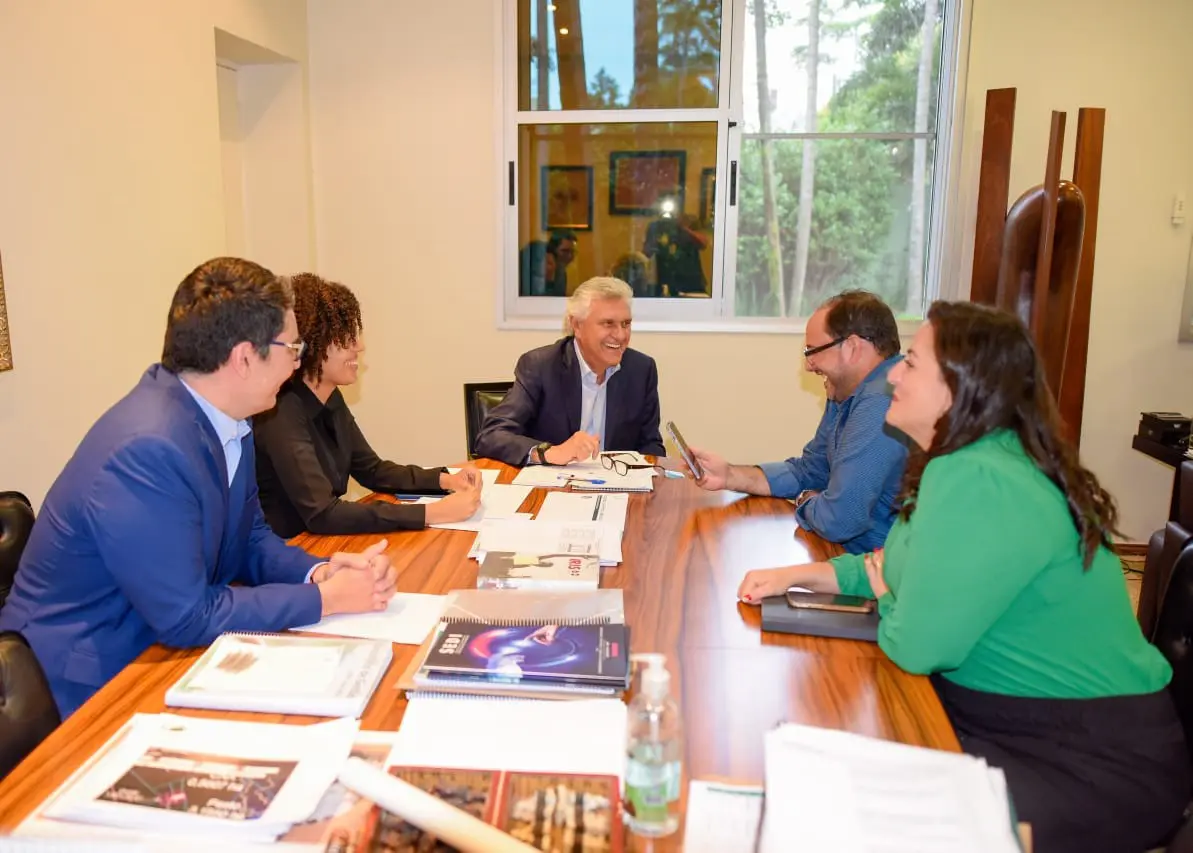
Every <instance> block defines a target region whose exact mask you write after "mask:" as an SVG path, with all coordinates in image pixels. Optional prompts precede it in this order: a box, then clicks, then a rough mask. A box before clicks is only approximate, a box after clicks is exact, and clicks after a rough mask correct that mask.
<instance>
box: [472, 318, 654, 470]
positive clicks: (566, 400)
mask: <svg viewBox="0 0 1193 853" xmlns="http://www.w3.org/2000/svg"><path fill="white" fill-rule="evenodd" d="M574 340H575V339H574V338H573V337H572V336H570V335H569V336H568V337H566V338H562V339H560V340H558V341H556V342H555V343H553V344H548V345H547V346H545V347H539V348H538V349H532V350H531V351H530V352H528V353H524V354H523V355H522V357H521V358H519V359H518V366H517V367H515V368H514V385H513V387H512V388H510V390H509V393H508V394H506V395H505V399H504V400H502V401H501V403H499V404H498V405H496V406H494V407H493V409H492V410H491V411H490V412H489V416H488V417H487V418H486V419H485V423H484V426H482V427H481V431H480V432H479V433H478V434H477V436H476V447H475V448H473V451H474V452H475V453H476V454H477V455H478V456H485V457H488V458H490V459H500V460H501V461H502V462H505V463H508V464H510V465H524V464H525V463H526V457H527V456H528V455H529V454H530V450H531V448H533V447H534V446H535V445H537V444H541V443H542V442H544V441H549V442H550V443H551V444H562V443H563V442H565V441H567V440H568V439H569V438H571V437H572V435H574V434H575V433H576V431H577V430H579V429H580V406H581V400H580V361H579V359H578V358H577V356H576V347H575V344H574V343H573V341H574ZM607 381H608V383H609V387H608V390H606V391H605V394H606V397H605V435H604V439H605V441H604V446H605V449H606V450H637V451H639V452H640V453H652V454H654V455H656V456H665V455H667V451H666V450H665V449H664V448H663V438H662V436H661V435H659V371H658V368H656V367H655V363H654V359H653V358H651V357H650V356H648V355H645V354H643V353H640V352H638V351H637V350H633V349H627V350H626V351H625V353H624V354H623V355H622V358H621V369H620V370H618V371H617V372H616V373H614V374H613V375H612V376H611V377H609V379H608V380H607Z"/></svg>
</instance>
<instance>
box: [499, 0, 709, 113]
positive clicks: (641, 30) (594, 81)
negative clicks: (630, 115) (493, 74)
mask: <svg viewBox="0 0 1193 853" xmlns="http://www.w3.org/2000/svg"><path fill="white" fill-rule="evenodd" d="M720 65H721V0H518V108H519V109H520V110H560V109H563V110H584V109H590V110H598V109H646V108H680V107H687V108H692V107H715V106H717V93H718V87H719V85H720V79H719V74H720Z"/></svg>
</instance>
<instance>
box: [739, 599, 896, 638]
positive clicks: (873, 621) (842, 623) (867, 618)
mask: <svg viewBox="0 0 1193 853" xmlns="http://www.w3.org/2000/svg"><path fill="white" fill-rule="evenodd" d="M762 630H763V631H778V632H779V633H781V634H807V635H808V636H812V637H840V638H843V639H846V640H866V641H868V642H871V643H876V642H878V611H877V610H872V611H870V612H869V613H844V612H841V611H836V610H812V609H809V608H805V607H792V606H791V605H790V604H788V603H787V597H786V596H785V595H776V596H773V597H771V598H764V599H762Z"/></svg>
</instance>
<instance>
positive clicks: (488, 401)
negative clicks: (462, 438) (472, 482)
mask: <svg viewBox="0 0 1193 853" xmlns="http://www.w3.org/2000/svg"><path fill="white" fill-rule="evenodd" d="M512 387H514V383H513V382H512V381H510V382H465V383H464V427H465V430H466V431H467V433H468V458H469V459H474V458H476V452H475V451H476V437H477V435H478V434H479V433H480V431H481V427H482V426H484V423H485V418H487V417H488V416H489V410H490V409H492V408H493V407H494V406H496V405H497V404H498V403H500V402H501V401H502V400H504V399H505V395H506V393H507V392H508V391H509V390H510V388H512Z"/></svg>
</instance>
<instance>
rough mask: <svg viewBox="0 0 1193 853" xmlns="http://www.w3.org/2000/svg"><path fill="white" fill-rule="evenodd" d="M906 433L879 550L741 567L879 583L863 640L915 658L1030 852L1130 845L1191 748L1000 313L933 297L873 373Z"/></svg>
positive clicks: (1152, 817)
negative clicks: (908, 449)
mask: <svg viewBox="0 0 1193 853" xmlns="http://www.w3.org/2000/svg"><path fill="white" fill-rule="evenodd" d="M890 382H891V385H893V386H894V394H893V395H892V402H891V407H890V410H889V412H888V413H887V422H888V423H889V424H890V425H891V426H894V427H896V428H898V429H899V430H901V431H902V432H904V433H905V434H906V435H907V436H908V437H909V438H911V439H912V440H913V442H914V444H915V448H916V449H915V450H913V452H912V454H911V456H910V458H909V460H908V463H907V469H906V472H905V474H904V480H903V493H902V495H901V500H900V504H901V510H900V513H899V517H898V520H897V521H896V523H895V525H894V527H892V528H891V531H890V534H889V535H888V537H887V539H886V543H885V546H884V548H883V549H879V550H878V551H876V552H873V553H870V554H865V555H860V554H859V555H851V554H847V555H844V556H841V557H837V558H836V559H834V560H832V561H830V562H828V563H813V564H810V565H802V566H789V567H784V568H779V569H768V570H762V571H752V572H749V573H748V574H746V576H745V578H744V579H743V581H742V583H741V587H740V589H739V590H738V596H739V598H740V599H741V600H742V601H743V602H745V603H747V604H757V603H758V602H759V601H760V600H761V599H762V598H763V597H765V596H770V595H780V594H782V593H783V592H784V591H785V590H787V589H788V588H789V587H791V586H800V587H804V588H808V589H812V590H814V591H817V592H829V593H838V592H841V593H845V594H851V595H862V596H867V597H873V598H877V599H878V610H879V613H880V615H881V621H880V623H879V630H878V643H879V645H880V646H881V648H882V649H883V651H884V652H886V654H887V655H888V656H889V657H890V658H891V660H893V661H894V662H895V663H896V664H898V665H899V666H900V667H902V668H903V669H905V670H907V671H908V672H913V673H922V674H930V675H931V677H932V682H933V684H934V686H935V688H936V691H937V694H938V695H939V697H940V700H941V703H942V704H943V706H944V709H945V711H946V712H947V713H948V716H949V719H950V721H951V722H952V724H953V727H954V729H955V730H956V733H957V736H958V739H959V740H960V743H961V747H962V749H964V750H965V751H966V752H968V753H971V754H974V755H978V756H981V757H983V758H985V759H986V760H987V761H988V762H989V763H990V764H991V765H993V766H996V767H1001V768H1002V769H1003V771H1004V772H1005V774H1006V778H1007V783H1008V785H1009V788H1010V793H1011V797H1012V801H1013V804H1014V807H1015V809H1016V812H1017V813H1018V816H1019V818H1020V819H1022V820H1025V821H1028V822H1030V823H1031V825H1032V835H1033V839H1034V844H1035V849H1037V850H1038V851H1042V853H1053V851H1081V853H1092V851H1140V850H1144V849H1147V848H1149V847H1151V846H1155V844H1156V842H1159V841H1160V840H1161V839H1162V838H1163V837H1164V836H1165V835H1166V834H1167V833H1168V832H1169V831H1170V830H1172V829H1173V828H1174V827H1175V825H1176V824H1177V822H1178V821H1179V820H1180V818H1181V814H1182V811H1183V810H1184V808H1185V806H1186V805H1187V804H1188V802H1189V767H1188V762H1189V754H1188V753H1187V752H1186V749H1185V739H1184V735H1183V733H1182V730H1181V726H1180V723H1179V721H1178V719H1177V716H1176V712H1175V710H1174V708H1173V704H1172V700H1171V698H1170V696H1169V693H1168V691H1167V690H1166V689H1165V688H1166V686H1167V685H1168V682H1169V681H1170V679H1171V677H1172V669H1171V668H1170V666H1169V665H1168V663H1167V661H1166V660H1165V659H1164V657H1163V656H1162V655H1161V654H1160V652H1159V651H1158V650H1157V649H1156V648H1155V647H1154V646H1152V645H1150V644H1149V643H1148V642H1147V641H1146V640H1145V639H1144V637H1143V634H1142V632H1141V631H1140V629H1139V624H1138V623H1137V622H1136V620H1135V617H1134V614H1133V613H1132V611H1131V604H1130V601H1129V598H1128V596H1127V591H1126V586H1125V584H1124V582H1123V577H1122V569H1121V566H1120V563H1119V561H1118V558H1117V557H1115V555H1114V554H1113V553H1112V552H1111V550H1110V541H1111V536H1112V534H1113V533H1114V531H1115V523H1116V520H1117V513H1116V510H1115V506H1114V501H1113V500H1112V498H1111V497H1110V495H1109V494H1108V493H1107V492H1106V490H1105V489H1103V488H1102V487H1101V486H1100V485H1099V483H1098V480H1097V478H1096V477H1095V476H1094V475H1093V473H1092V472H1090V471H1089V470H1088V469H1086V468H1084V467H1082V465H1081V463H1080V461H1079V460H1078V457H1077V452H1076V450H1075V449H1074V448H1073V446H1072V445H1071V444H1069V443H1068V442H1067V441H1066V440H1065V439H1064V437H1063V435H1062V433H1061V426H1060V418H1059V415H1058V413H1057V410H1056V404H1055V402H1054V401H1053V398H1052V393H1051V391H1049V389H1048V387H1047V384H1046V382H1045V379H1044V374H1043V369H1042V366H1041V364H1040V361H1039V358H1038V357H1037V354H1036V350H1035V346H1034V344H1033V343H1032V340H1031V337H1030V335H1029V334H1028V332H1027V330H1026V329H1025V328H1024V326H1023V324H1022V323H1021V322H1020V321H1019V320H1018V319H1017V318H1015V317H1014V316H1012V315H1010V314H1007V313H1005V312H1001V311H996V310H994V309H990V308H985V307H982V306H979V305H973V304H970V303H963V302H956V303H950V302H937V303H935V304H934V305H933V306H932V308H931V309H930V310H929V311H928V322H927V323H925V324H924V325H923V326H922V327H921V328H920V330H919V331H918V332H917V333H916V335H915V338H914V340H913V342H912V346H911V348H910V349H909V350H908V354H907V358H906V359H905V360H904V362H903V363H902V364H899V365H896V366H895V367H894V368H893V369H892V370H891V373H890Z"/></svg>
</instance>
